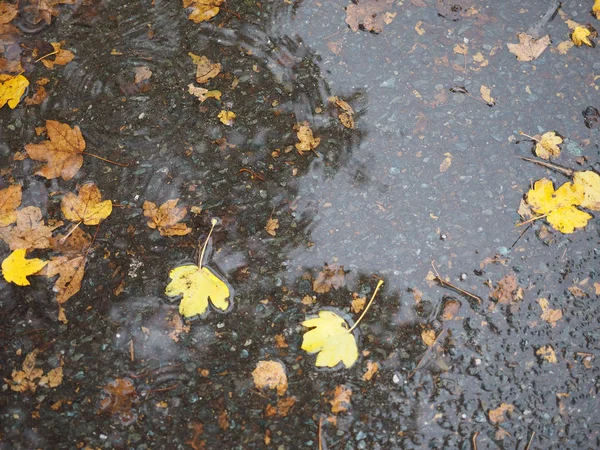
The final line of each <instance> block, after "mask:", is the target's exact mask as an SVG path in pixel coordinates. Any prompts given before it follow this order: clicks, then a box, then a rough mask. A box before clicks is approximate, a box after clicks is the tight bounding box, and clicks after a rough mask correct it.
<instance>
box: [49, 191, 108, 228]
mask: <svg viewBox="0 0 600 450" xmlns="http://www.w3.org/2000/svg"><path fill="white" fill-rule="evenodd" d="M101 200H102V195H101V194H100V190H99V189H98V188H97V187H96V185H95V184H94V183H86V184H84V185H83V186H81V189H79V195H75V194H73V193H72V192H68V193H67V194H66V195H65V196H64V197H63V199H62V202H61V205H60V207H61V210H62V212H63V214H64V215H65V217H66V218H67V220H70V221H71V222H83V223H84V224H85V225H98V224H99V223H100V222H101V221H102V220H104V219H106V218H107V217H108V216H110V213H111V212H112V202H111V201H110V200H104V201H101Z"/></svg>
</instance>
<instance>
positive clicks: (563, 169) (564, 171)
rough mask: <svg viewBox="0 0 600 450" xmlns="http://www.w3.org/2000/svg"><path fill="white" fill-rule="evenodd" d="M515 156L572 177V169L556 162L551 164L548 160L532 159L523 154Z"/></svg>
mask: <svg viewBox="0 0 600 450" xmlns="http://www.w3.org/2000/svg"><path fill="white" fill-rule="evenodd" d="M517 158H520V159H523V160H525V161H529V162H532V163H534V164H539V165H540V166H543V167H547V168H548V169H552V170H556V171H558V172H560V173H562V174H564V175H566V176H568V177H572V176H573V174H574V173H575V171H574V170H572V169H568V168H566V167H562V166H559V165H557V164H552V163H548V162H545V161H540V160H537V159H533V158H525V157H524V156H517Z"/></svg>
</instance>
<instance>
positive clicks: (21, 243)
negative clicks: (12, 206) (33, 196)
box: [0, 206, 62, 250]
mask: <svg viewBox="0 0 600 450" xmlns="http://www.w3.org/2000/svg"><path fill="white" fill-rule="evenodd" d="M61 225H62V222H59V223H56V224H54V225H52V226H48V225H44V219H43V217H42V211H41V210H40V208H38V207H36V206H26V207H25V208H21V209H19V210H17V221H16V224H15V225H13V226H8V227H2V228H0V239H2V240H3V241H4V242H6V243H7V244H8V246H9V247H10V249H11V250H16V249H18V248H24V249H27V250H31V249H34V248H48V247H50V239H51V237H52V230H54V229H55V228H57V227H59V226H61Z"/></svg>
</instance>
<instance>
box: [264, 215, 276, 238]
mask: <svg viewBox="0 0 600 450" xmlns="http://www.w3.org/2000/svg"><path fill="white" fill-rule="evenodd" d="M277 228H279V220H278V219H273V218H272V217H270V218H269V220H267V225H265V231H266V232H267V233H268V234H270V235H271V236H275V235H276V234H277V231H276V230H277Z"/></svg>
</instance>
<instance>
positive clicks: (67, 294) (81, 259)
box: [42, 255, 86, 304]
mask: <svg viewBox="0 0 600 450" xmlns="http://www.w3.org/2000/svg"><path fill="white" fill-rule="evenodd" d="M85 262H86V261H85V256H83V255H81V256H76V257H68V256H55V257H53V258H52V259H51V260H50V261H48V264H47V265H46V267H45V268H44V269H43V271H42V273H43V274H44V275H46V276H47V277H48V278H52V277H54V276H56V275H58V278H57V279H56V281H55V282H54V289H53V290H54V292H56V293H57V295H56V301H57V302H58V303H59V304H63V303H65V302H66V301H67V300H69V299H70V298H71V297H73V295H75V294H76V293H78V292H79V290H80V289H81V281H82V280H83V275H84V274H85Z"/></svg>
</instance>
